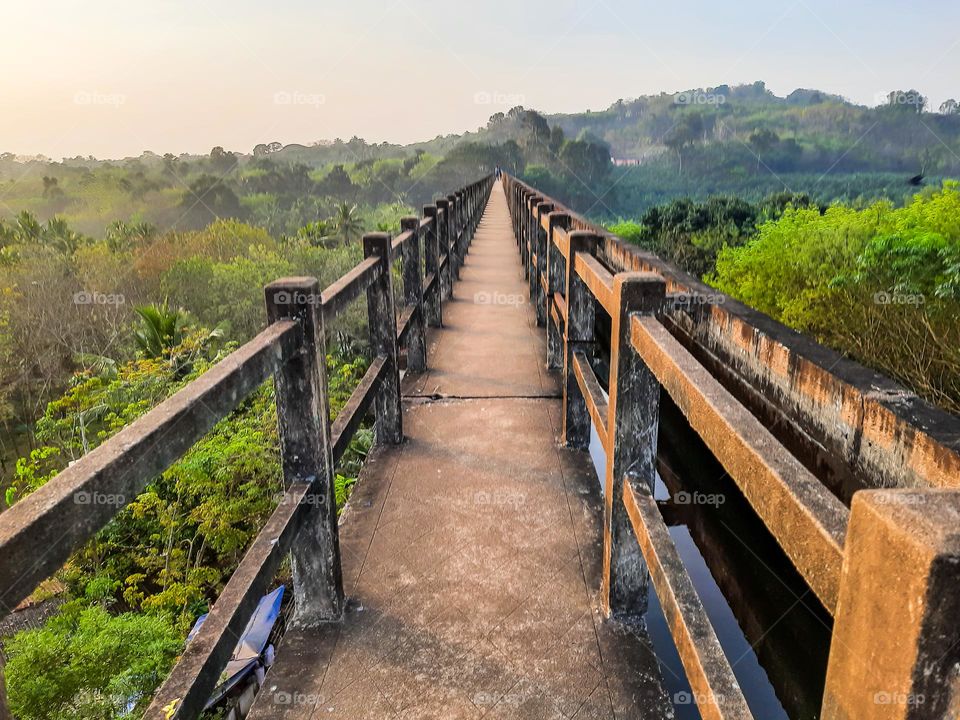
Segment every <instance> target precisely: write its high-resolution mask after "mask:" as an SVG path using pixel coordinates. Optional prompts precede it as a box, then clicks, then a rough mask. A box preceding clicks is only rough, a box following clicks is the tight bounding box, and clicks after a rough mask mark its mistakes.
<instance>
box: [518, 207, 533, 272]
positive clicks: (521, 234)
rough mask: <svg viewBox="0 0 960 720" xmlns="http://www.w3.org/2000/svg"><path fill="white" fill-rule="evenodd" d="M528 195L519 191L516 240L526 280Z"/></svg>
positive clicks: (527, 266) (528, 268)
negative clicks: (518, 243) (518, 244)
mask: <svg viewBox="0 0 960 720" xmlns="http://www.w3.org/2000/svg"><path fill="white" fill-rule="evenodd" d="M528 197H530V194H529V193H528V192H527V191H526V190H525V189H522V188H521V190H520V197H519V198H518V199H519V204H518V205H517V240H518V241H519V242H520V260H521V262H522V263H523V278H524V279H526V278H527V273H528V272H529V270H530V265H529V263H528V261H527V198H528Z"/></svg>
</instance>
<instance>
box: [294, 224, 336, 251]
mask: <svg viewBox="0 0 960 720" xmlns="http://www.w3.org/2000/svg"><path fill="white" fill-rule="evenodd" d="M297 237H298V238H299V239H301V240H303V241H305V242H307V243H309V244H310V245H313V246H314V247H324V246H325V245H326V244H327V242H328V241H329V240H330V223H328V222H327V221H326V220H317V221H315V222H309V223H307V224H306V225H304V226H303V227H302V228H300V229H299V230H298V231H297Z"/></svg>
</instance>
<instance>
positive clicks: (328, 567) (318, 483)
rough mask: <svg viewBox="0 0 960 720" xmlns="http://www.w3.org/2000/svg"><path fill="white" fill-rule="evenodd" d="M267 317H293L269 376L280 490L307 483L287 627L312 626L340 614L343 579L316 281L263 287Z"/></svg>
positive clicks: (282, 282) (290, 280) (298, 279)
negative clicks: (294, 338) (293, 334)
mask: <svg viewBox="0 0 960 720" xmlns="http://www.w3.org/2000/svg"><path fill="white" fill-rule="evenodd" d="M264 293H265V295H266V304H267V318H268V320H269V322H271V323H273V322H276V321H278V320H286V319H290V320H295V321H296V322H297V323H298V324H299V326H300V328H301V334H300V338H299V340H300V341H299V343H298V344H297V346H296V347H294V348H291V347H285V346H281V348H280V352H281V353H282V355H283V357H282V362H281V369H280V370H279V371H277V373H276V374H275V375H274V386H275V388H276V397H277V423H278V427H279V431H280V448H281V461H282V465H283V479H284V485H285V486H286V487H290V486H292V485H294V484H296V483H310V485H311V490H310V494H309V496H307V498H306V499H305V500H304V502H310V503H311V505H310V511H309V513H308V514H307V516H306V520H304V523H303V525H302V527H301V528H300V530H299V532H298V534H297V539H296V541H295V542H294V544H293V551H292V552H291V557H292V568H293V594H294V623H295V624H296V625H299V626H311V625H316V624H319V623H322V622H329V621H332V620H339V619H340V617H341V616H342V614H343V577H342V575H341V568H340V540H339V536H338V533H337V499H336V493H335V489H334V484H333V449H332V445H331V442H330V406H329V402H328V399H327V367H326V356H327V355H326V339H325V336H324V328H323V314H322V312H321V304H320V284H319V282H317V280H316V278H305V277H295V278H284V279H282V280H277V281H276V282H273V283H270V284H269V285H267V286H266V288H265V289H264Z"/></svg>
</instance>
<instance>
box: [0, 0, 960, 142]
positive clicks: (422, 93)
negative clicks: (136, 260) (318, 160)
mask: <svg viewBox="0 0 960 720" xmlns="http://www.w3.org/2000/svg"><path fill="white" fill-rule="evenodd" d="M471 10H472V12H471V11H467V10H464V11H458V12H455V13H450V12H449V6H448V5H444V4H440V3H436V2H426V1H425V0H396V1H395V2H393V3H389V4H387V5H385V6H381V5H380V4H378V3H375V2H373V0H357V2H354V3H351V4H350V5H349V7H342V6H338V7H335V8H332V9H321V8H318V7H315V6H311V5H310V4H308V3H305V2H303V1H302V0H294V1H293V2H291V3H288V4H287V5H286V6H285V8H284V9H283V10H282V11H281V10H277V9H275V8H266V7H261V6H259V5H257V4H255V3H252V2H250V1H249V0H241V1H240V2H236V3H232V4H230V5H227V4H226V3H218V2H211V3H205V4H199V5H198V4H188V3H185V2H183V0H168V1H167V2H163V3H160V4H157V5H155V6H151V7H142V8H141V7H138V8H136V10H133V9H131V8H130V6H129V5H122V4H120V3H119V2H116V0H107V1H106V2H101V3H99V4H97V5H96V6H91V5H90V4H85V3H79V2H76V1H75V0H52V2H50V3H49V4H48V12H47V13H44V14H42V15H41V14H39V13H36V12H35V11H34V10H33V9H32V8H31V7H29V6H26V5H24V6H18V7H8V8H4V9H3V10H0V17H2V18H3V19H4V20H5V21H6V23H5V24H6V25H7V26H8V27H15V28H17V29H18V32H17V33H16V34H13V35H12V36H11V37H10V38H8V40H7V41H6V43H5V45H4V46H3V47H2V48H0V58H2V59H3V60H4V61H5V64H6V66H7V67H9V68H15V70H14V71H12V72H10V73H8V77H7V78H5V82H4V93H5V101H6V106H7V112H5V113H3V115H2V117H0V152H13V153H15V154H17V155H24V156H30V155H45V156H47V157H50V158H53V159H60V158H62V157H75V156H77V155H82V156H88V155H94V156H96V157H98V158H102V159H114V158H122V157H130V156H137V155H140V154H141V153H142V152H144V151H146V150H149V151H152V152H155V153H158V154H162V153H165V152H173V153H175V154H181V153H189V154H203V153H207V152H209V150H210V148H211V147H213V146H215V145H221V146H223V147H225V148H227V149H228V150H234V151H238V152H245V153H248V152H250V151H251V149H252V148H253V146H254V145H256V144H257V143H262V142H271V141H278V142H281V143H283V144H284V145H288V144H297V143H298V144H310V143H313V142H316V141H318V140H333V139H334V138H336V137H341V138H343V139H348V138H350V137H352V136H354V135H356V136H359V137H363V138H365V139H366V140H368V141H369V142H382V141H388V142H392V143H398V144H409V143H411V142H419V141H426V140H430V139H432V138H434V137H436V136H438V135H448V134H451V133H457V134H459V133H462V132H465V131H474V130H475V129H476V128H477V127H479V126H482V125H484V124H485V123H486V121H487V118H488V117H489V116H490V115H491V114H493V113H495V112H498V111H506V110H507V109H509V108H510V107H511V106H513V105H517V104H520V105H524V106H526V107H531V108H535V109H537V110H538V111H540V112H543V113H547V114H550V113H563V112H580V111H584V110H587V109H592V110H602V109H605V108H606V107H608V106H609V105H610V104H611V103H613V102H615V101H616V100H617V99H618V98H624V99H625V98H628V97H638V96H641V95H649V94H658V93H660V92H677V91H682V90H687V89H692V88H697V87H711V86H716V85H721V84H727V85H738V84H743V83H750V82H754V81H756V80H758V79H761V80H764V81H765V82H766V83H767V87H768V88H769V89H770V90H772V91H773V92H775V93H776V94H777V95H781V96H783V95H786V94H788V93H789V92H791V91H792V90H794V89H796V88H814V89H817V90H821V91H824V92H828V93H832V94H837V95H842V96H843V97H845V98H848V99H849V100H851V101H852V102H855V103H858V104H861V105H868V106H872V105H877V104H878V103H879V102H880V100H881V98H882V96H883V94H884V93H886V92H888V91H890V90H893V89H908V88H915V89H917V90H919V91H920V92H921V93H923V94H924V95H926V96H928V97H929V99H930V108H931V109H933V110H936V108H937V107H938V106H939V105H940V103H941V102H942V101H943V100H945V99H947V98H948V97H957V96H960V73H958V72H957V71H956V69H955V68H957V67H960V62H958V60H960V36H957V35H958V33H957V31H956V30H951V29H950V28H956V27H957V25H958V23H957V22H956V21H957V20H960V5H956V4H948V3H946V2H930V1H927V2H922V1H921V2H919V3H916V4H914V5H912V6H910V7H909V8H908V9H903V8H899V7H896V5H895V4H894V3H893V2H889V0H883V1H882V2H879V3H869V4H868V3H866V2H861V1H860V0H856V1H855V2H851V3H847V4H844V5H837V4H832V3H827V2H823V1H821V0H809V1H805V0H797V1H796V2H783V3H780V4H771V3H766V2H758V1H757V0H747V1H746V2H743V3H741V4H740V5H739V6H738V7H737V9H736V12H735V13H731V12H730V11H729V8H723V7H715V6H713V5H710V4H708V3H705V2H702V1H701V0H698V1H697V2H694V3H690V4H687V5H684V6H681V5H671V6H663V5H660V4H652V3H625V2H614V1H613V0H595V1H594V2H590V1H588V0H563V1H562V2H558V3H554V4H553V5H551V8H550V12H549V13H543V12H539V11H538V10H536V9H535V8H530V7H524V6H518V5H515V4H512V3H507V2H504V1H503V0H490V1H489V2H487V3H485V4H483V5H482V6H480V7H478V8H471ZM221 11H222V13H221ZM53 17H56V18H57V22H51V18H53ZM659 28H673V29H674V30H672V31H670V32H664V31H660V30H658V29H659ZM905 28H909V32H907V31H906V30H905ZM438 31H439V32H438ZM891 48H892V49H893V50H891ZM424 68H429V71H428V72H424ZM548 78H549V79H551V80H552V81H548Z"/></svg>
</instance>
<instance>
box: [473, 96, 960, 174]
mask: <svg viewBox="0 0 960 720" xmlns="http://www.w3.org/2000/svg"><path fill="white" fill-rule="evenodd" d="M958 90H960V89H958ZM878 103H880V104H879V105H878V107H873V108H870V107H865V106H862V105H856V104H853V103H851V102H848V101H847V100H844V99H843V98H841V97H839V96H836V95H830V94H827V93H823V92H820V91H817V90H805V89H798V90H795V91H794V92H792V93H790V94H789V95H788V96H787V97H778V96H777V95H775V94H773V93H772V92H770V91H769V90H768V89H767V88H766V86H765V85H764V83H762V82H757V83H754V84H752V85H741V86H737V87H729V86H726V85H722V86H719V87H715V88H700V89H694V90H687V91H684V92H679V93H673V94H668V93H662V94H660V95H648V96H643V97H639V98H636V99H634V100H618V101H616V102H615V103H613V104H612V105H611V106H610V107H608V108H607V109H606V110H601V111H599V112H591V111H586V112H582V113H574V114H569V115H545V116H544V117H545V118H546V120H547V122H548V123H549V124H550V125H551V126H558V127H560V128H561V129H562V130H563V132H564V134H565V135H566V136H567V137H579V136H581V135H582V134H588V135H590V136H593V137H595V138H598V139H600V140H602V141H604V142H605V143H607V144H608V145H609V146H610V150H611V155H612V156H613V157H614V158H616V159H624V160H636V161H641V162H651V161H657V160H660V161H664V162H671V163H673V164H674V165H676V166H677V168H678V170H679V166H680V162H681V160H682V163H683V172H684V173H686V172H690V173H695V174H708V175H709V174H727V173H730V172H733V173H735V174H740V175H747V174H749V172H750V170H751V164H752V165H753V168H752V169H753V170H756V165H757V156H759V159H760V169H761V170H762V169H763V167H764V166H766V167H767V168H768V169H769V170H772V171H774V172H821V173H823V172H827V171H828V170H829V171H831V172H903V173H911V175H916V174H921V173H925V174H927V175H956V174H958V173H960V107H958V105H957V103H956V101H947V102H945V103H943V104H942V105H941V106H939V107H937V108H930V107H928V103H927V99H926V98H925V97H924V96H923V95H922V94H921V93H919V92H917V91H915V90H905V91H903V90H901V91H893V92H891V93H890V94H888V95H887V96H885V97H883V98H878ZM511 112H512V113H513V114H514V115H517V112H516V110H514V111H511ZM509 115H510V113H507V114H505V115H503V116H498V115H495V116H494V117H493V118H492V119H491V124H490V126H489V130H490V132H491V134H494V135H503V134H509V130H508V131H507V132H506V133H504V132H502V131H498V129H497V128H496V126H497V125H499V124H503V123H506V124H507V125H508V126H509V125H510V124H511V123H510V120H511V118H510V117H509ZM751 161H752V163H751Z"/></svg>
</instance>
